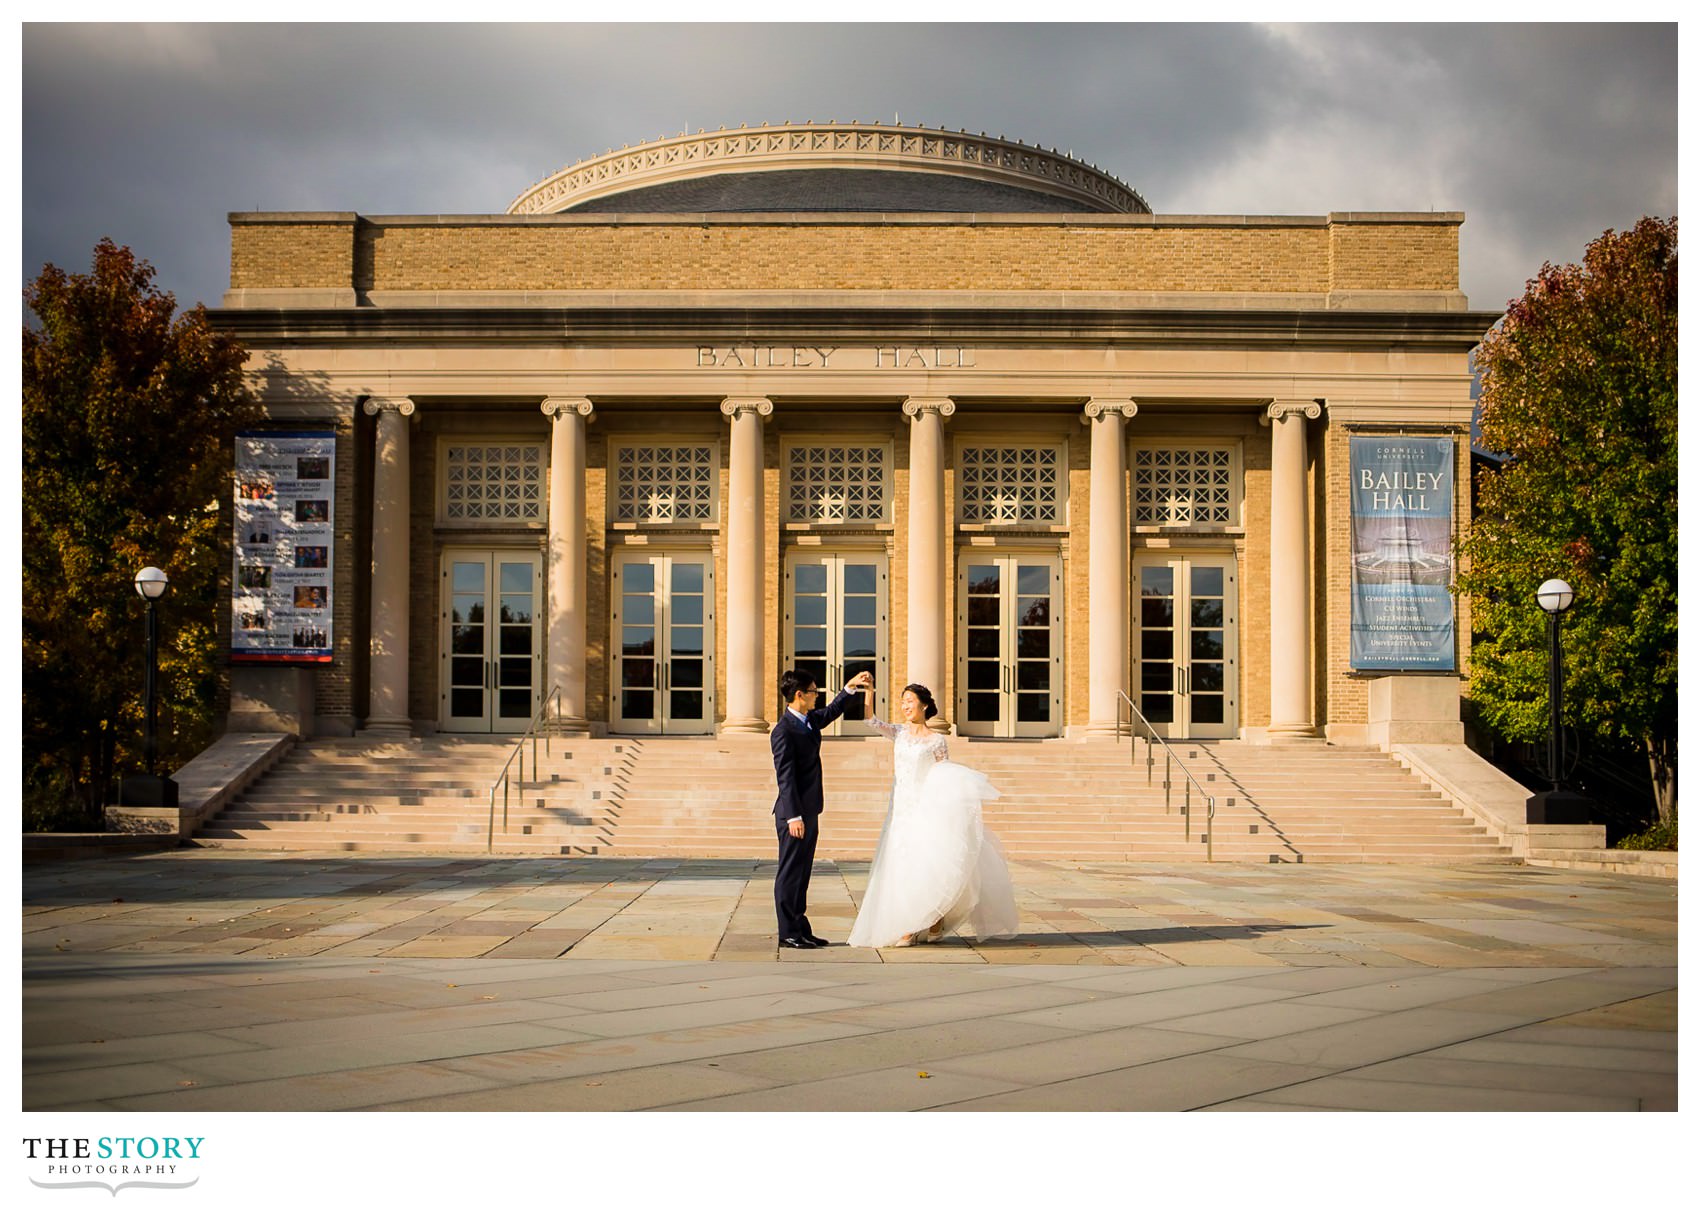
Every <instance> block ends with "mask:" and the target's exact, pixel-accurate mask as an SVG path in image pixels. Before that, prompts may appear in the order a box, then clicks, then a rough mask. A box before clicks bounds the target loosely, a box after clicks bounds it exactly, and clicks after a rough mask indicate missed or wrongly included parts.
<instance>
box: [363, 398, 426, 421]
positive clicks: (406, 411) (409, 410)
mask: <svg viewBox="0 0 1700 1213" xmlns="http://www.w3.org/2000/svg"><path fill="white" fill-rule="evenodd" d="M360 407H361V408H362V409H364V410H365V411H366V416H368V417H376V416H377V415H378V414H379V413H400V414H401V415H402V416H403V417H411V416H413V410H414V408H415V407H417V406H416V405H414V403H413V401H412V400H410V399H409V398H408V397H406V396H368V397H366V403H365V404H363V405H361V406H360Z"/></svg>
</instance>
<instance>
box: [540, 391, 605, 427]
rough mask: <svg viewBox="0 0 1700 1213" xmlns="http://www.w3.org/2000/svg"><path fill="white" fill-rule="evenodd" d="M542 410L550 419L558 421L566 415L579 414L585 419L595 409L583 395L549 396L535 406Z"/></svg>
mask: <svg viewBox="0 0 1700 1213" xmlns="http://www.w3.org/2000/svg"><path fill="white" fill-rule="evenodd" d="M537 407H538V408H540V409H542V410H543V415H544V416H545V417H547V418H549V420H550V421H559V420H560V419H561V418H563V417H567V416H574V415H576V416H579V417H583V418H585V419H586V420H588V419H589V417H590V415H591V414H592V413H594V412H595V411H596V406H595V405H594V404H592V403H591V402H590V401H588V400H586V399H585V398H584V397H583V396H550V397H548V398H547V399H545V400H544V401H543V403H542V404H540V405H538V406H537Z"/></svg>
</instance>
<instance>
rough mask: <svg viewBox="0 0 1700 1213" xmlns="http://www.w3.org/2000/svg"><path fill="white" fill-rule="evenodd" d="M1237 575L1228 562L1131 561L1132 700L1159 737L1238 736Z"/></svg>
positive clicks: (1193, 558) (1147, 557) (1197, 558)
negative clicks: (1132, 571) (1132, 606)
mask: <svg viewBox="0 0 1700 1213" xmlns="http://www.w3.org/2000/svg"><path fill="white" fill-rule="evenodd" d="M1237 568H1238V566H1237V564H1236V562H1235V559H1234V558H1233V557H1232V556H1174V555H1168V554H1161V555H1159V554H1148V555H1142V556H1140V557H1139V558H1138V560H1137V561H1136V562H1135V565H1134V590H1135V594H1136V596H1137V599H1138V601H1137V602H1136V604H1135V607H1134V635H1133V669H1134V686H1135V688H1136V696H1135V697H1136V701H1137V702H1138V704H1139V710H1140V711H1141V712H1143V713H1144V714H1145V718H1146V719H1147V720H1149V721H1150V722H1151V726H1152V727H1153V728H1154V729H1155V730H1156V731H1157V732H1158V733H1159V734H1161V735H1162V736H1164V737H1177V738H1198V739H1206V738H1212V737H1234V736H1237V735H1238V733H1239V716H1240V711H1239V592H1238V591H1239V587H1238V585H1237V582H1238V576H1237Z"/></svg>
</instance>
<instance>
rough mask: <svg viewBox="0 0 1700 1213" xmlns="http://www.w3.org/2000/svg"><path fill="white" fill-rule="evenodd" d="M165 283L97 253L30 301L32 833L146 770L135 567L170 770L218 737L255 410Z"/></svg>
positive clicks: (89, 811)
mask: <svg viewBox="0 0 1700 1213" xmlns="http://www.w3.org/2000/svg"><path fill="white" fill-rule="evenodd" d="M153 277H154V270H153V267H152V266H150V265H149V264H148V263H147V262H146V261H140V260H138V259H137V258H136V256H135V255H134V254H133V253H132V252H131V251H130V250H129V249H127V248H121V247H119V246H118V245H115V244H114V243H113V242H112V241H111V240H104V239H103V240H102V241H101V242H100V243H99V244H98V245H96V246H95V250H94V264H93V269H92V272H90V273H89V274H66V273H65V272H64V271H63V270H60V269H59V268H58V267H56V266H53V265H47V266H45V267H43V269H42V271H41V274H40V275H39V276H38V277H37V278H36V279H35V281H34V282H32V283H31V284H30V285H29V286H28V287H27V288H26V289H25V292H24V301H25V303H26V305H27V306H28V308H29V309H30V311H32V312H33V313H34V315H35V318H36V321H37V322H38V324H39V327H32V326H31V325H30V324H29V323H28V321H27V319H26V323H25V325H24V332H23V493H22V497H23V528H22V530H23V535H22V538H23V550H22V554H21V555H22V561H23V637H24V659H23V693H24V713H23V715H24V785H25V787H24V790H25V824H26V828H37V829H39V828H46V827H49V826H59V827H63V826H65V825H70V824H81V825H85V826H87V825H95V824H97V823H98V821H99V818H100V809H101V807H102V806H103V804H104V803H105V802H106V798H107V793H108V789H109V787H110V786H111V784H112V781H113V779H114V777H115V776H117V775H119V774H122V773H127V772H129V771H133V770H135V769H136V767H137V764H138V763H139V755H140V753H141V728H142V713H143V705H142V685H143V673H144V671H143V664H144V660H145V649H146V646H145V643H144V640H143V636H144V626H143V616H142V603H141V599H140V598H139V597H138V596H137V594H136V592H135V589H134V588H133V585H132V582H133V579H134V577H135V574H136V572H137V570H139V569H141V568H142V567H144V566H146V565H150V564H153V565H158V566H160V567H161V568H163V569H165V570H166V572H167V573H168V574H169V575H170V577H171V592H170V593H169V594H168V595H167V596H166V597H165V598H164V599H163V600H162V601H161V604H160V683H159V724H160V736H159V740H160V765H161V769H162V772H165V773H169V772H170V770H171V769H172V768H173V767H174V766H176V765H178V764H180V763H181V762H183V761H186V760H187V759H188V758H189V757H190V756H192V755H193V754H194V753H195V752H196V750H197V749H198V748H199V747H201V746H202V745H204V744H205V743H206V742H207V741H208V740H209V739H210V736H211V725H212V710H213V697H214V694H215V691H216V667H215V630H214V626H213V612H214V609H215V604H216V602H217V596H218V563H219V556H218V552H219V544H218V520H219V503H220V502H221V501H223V500H225V499H226V498H227V497H228V495H229V489H228V484H229V477H230V458H229V446H230V440H231V437H232V434H233V433H234V431H235V430H236V429H237V428H238V427H239V426H240V425H242V424H244V423H245V422H247V421H248V420H249V419H250V417H251V413H250V410H251V409H252V403H251V400H250V397H249V395H248V393H247V391H246V389H245V387H244V386H243V378H242V366H243V362H244V361H245V359H246V354H245V352H244V351H243V350H242V348H241V347H240V346H239V345H237V344H236V342H235V341H233V340H232V339H231V338H230V337H228V336H226V335H224V334H221V333H216V332H214V331H213V330H212V328H211V327H210V326H209V324H208V323H207V317H206V310H205V308H203V307H201V306H199V305H196V307H194V308H193V309H191V310H189V311H187V312H184V313H183V314H182V315H180V316H176V315H174V313H175V312H176V301H175V300H174V299H173V298H172V296H171V295H170V294H169V293H165V292H161V291H159V290H157V289H155V287H154V286H153Z"/></svg>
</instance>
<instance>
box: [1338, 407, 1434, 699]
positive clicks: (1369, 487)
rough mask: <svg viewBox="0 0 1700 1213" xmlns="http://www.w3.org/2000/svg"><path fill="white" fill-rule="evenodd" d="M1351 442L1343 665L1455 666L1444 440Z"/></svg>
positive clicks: (1392, 438) (1385, 667)
mask: <svg viewBox="0 0 1700 1213" xmlns="http://www.w3.org/2000/svg"><path fill="white" fill-rule="evenodd" d="M1351 443H1352V457H1351V466H1352V668H1353V669H1354V670H1453V669H1456V668H1457V661H1456V659H1455V652H1456V646H1455V644H1454V638H1453V632H1452V618H1453V612H1452V590H1451V586H1452V502H1453V499H1454V496H1455V494H1454V490H1455V488H1456V486H1455V485H1454V484H1453V462H1452V439H1450V438H1406V437H1398V436H1388V437H1382V438H1353V439H1352V440H1351Z"/></svg>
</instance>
